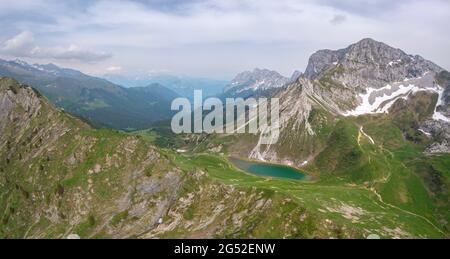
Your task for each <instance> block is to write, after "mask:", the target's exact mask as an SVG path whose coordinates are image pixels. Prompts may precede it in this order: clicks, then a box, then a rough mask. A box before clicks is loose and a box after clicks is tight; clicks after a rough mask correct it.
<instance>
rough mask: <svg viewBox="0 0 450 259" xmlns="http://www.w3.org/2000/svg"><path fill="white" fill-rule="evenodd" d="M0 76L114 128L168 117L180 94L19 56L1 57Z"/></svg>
mask: <svg viewBox="0 0 450 259" xmlns="http://www.w3.org/2000/svg"><path fill="white" fill-rule="evenodd" d="M0 76H7V77H13V78H16V79H17V80H19V81H21V82H22V83H25V84H28V85H32V86H33V87H35V88H36V89H37V90H39V92H41V93H42V94H43V95H45V96H46V97H47V98H49V99H50V101H52V102H53V103H54V104H56V105H57V106H58V107H60V108H63V109H64V110H66V111H67V112H70V113H73V114H75V115H78V116H81V117H83V118H85V119H87V120H89V121H90V122H92V123H93V124H94V125H97V126H105V127H111V128H116V129H141V128H148V127H150V126H151V125H152V124H153V123H154V122H157V121H160V120H165V119H168V118H170V116H171V111H170V103H171V101H172V100H173V99H174V98H176V97H177V96H179V95H178V94H177V93H175V92H174V91H172V90H170V89H168V88H166V87H164V86H163V85H161V84H156V83H153V84H149V85H147V86H146V87H139V88H133V89H128V88H125V87H122V86H119V85H117V84H114V83H111V82H109V81H107V80H105V79H101V78H97V77H92V76H89V75H86V74H83V73H81V72H79V71H76V70H72V69H66V68H60V67H58V66H56V65H53V64H48V65H39V64H34V65H33V64H28V63H26V62H24V61H21V60H14V61H6V60H0Z"/></svg>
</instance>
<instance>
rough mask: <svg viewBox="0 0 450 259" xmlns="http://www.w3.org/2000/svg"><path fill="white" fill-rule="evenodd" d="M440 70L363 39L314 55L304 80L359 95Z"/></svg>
mask: <svg viewBox="0 0 450 259" xmlns="http://www.w3.org/2000/svg"><path fill="white" fill-rule="evenodd" d="M442 70H443V69H442V68H440V67H439V66H437V65H436V64H434V63H432V62H430V61H428V60H425V59H424V58H422V57H420V56H417V55H415V56H413V55H409V54H406V53H405V52H404V51H402V50H401V49H397V48H394V47H391V46H389V45H387V44H385V43H383V42H379V41H375V40H373V39H363V40H361V41H359V42H357V43H355V44H352V45H350V46H348V47H347V48H344V49H339V50H319V51H317V52H316V53H314V54H313V55H312V56H311V58H310V59H309V63H308V66H307V68H306V71H305V76H306V77H307V78H309V79H319V78H323V77H324V76H325V77H328V78H329V79H331V80H334V81H339V82H340V83H342V84H343V85H346V86H348V87H350V88H356V89H358V90H360V91H363V90H364V89H366V88H368V87H374V88H381V87H384V86H386V84H389V83H392V82H402V81H404V80H405V79H411V78H419V77H421V76H423V75H424V74H425V73H427V72H431V73H433V74H436V73H439V72H441V71H442Z"/></svg>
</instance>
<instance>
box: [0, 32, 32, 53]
mask: <svg viewBox="0 0 450 259" xmlns="http://www.w3.org/2000/svg"><path fill="white" fill-rule="evenodd" d="M33 48H34V37H33V34H32V33H31V32H29V31H24V32H21V33H20V34H18V35H16V36H15V37H13V38H11V39H9V40H7V41H5V42H4V44H3V46H2V48H1V50H2V52H8V53H10V54H11V55H21V54H23V53H30V52H31V51H32V50H33Z"/></svg>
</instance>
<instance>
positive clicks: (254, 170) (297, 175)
mask: <svg viewBox="0 0 450 259" xmlns="http://www.w3.org/2000/svg"><path fill="white" fill-rule="evenodd" d="M229 160H230V162H231V163H232V164H233V165H234V166H236V167H237V168H239V169H241V170H243V171H245V172H248V173H250V174H253V175H257V176H262V177H276V178H286V179H290V180H305V179H306V175H305V174H304V173H302V172H300V171H298V170H297V169H295V168H292V167H288V166H282V165H274V164H267V163H259V162H253V161H246V160H242V159H238V158H229Z"/></svg>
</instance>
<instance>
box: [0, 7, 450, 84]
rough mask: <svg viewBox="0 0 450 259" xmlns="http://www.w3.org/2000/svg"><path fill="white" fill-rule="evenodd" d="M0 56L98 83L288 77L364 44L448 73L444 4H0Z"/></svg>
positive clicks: (448, 17) (449, 54) (447, 22)
mask: <svg viewBox="0 0 450 259" xmlns="http://www.w3.org/2000/svg"><path fill="white" fill-rule="evenodd" d="M0 6H1V8H0V24H1V27H2V28H1V30H0V57H2V58H6V59H13V58H21V59H24V60H27V61H30V62H36V63H49V62H52V63H55V64H58V65H62V66H66V67H72V68H76V69H80V70H82V71H83V72H86V73H89V74H94V75H101V74H105V73H116V74H130V75H133V74H144V73H159V72H160V73H173V74H185V75H195V76H204V77H212V78H221V79H229V78H231V77H232V76H233V75H234V74H236V73H238V72H241V71H243V70H249V69H252V68H254V67H260V68H269V69H274V70H277V71H279V72H280V73H282V74H284V75H286V76H289V75H290V74H292V72H293V71H294V70H296V69H298V70H301V71H303V70H304V69H305V67H306V64H307V61H308V58H309V56H310V55H311V54H312V53H313V52H315V51H316V50H318V49H323V48H329V49H338V48H342V47H346V46H347V45H349V44H351V43H354V42H356V41H358V40H360V39H362V38H366V37H371V38H374V39H376V40H379V41H383V42H385V43H388V44H390V45H392V46H395V47H398V48H401V49H403V50H405V51H406V52H408V53H410V54H419V55H422V56H423V57H425V58H427V59H430V60H432V61H434V62H436V63H437V64H438V65H440V66H442V67H444V68H446V69H450V48H449V46H450V34H449V33H448V26H449V25H450V15H449V13H450V1H448V0H396V1H392V0H360V1H358V0H339V1H338V0H303V1H300V0H130V1H118V0H103V1H102V0H99V1H96V0H89V1H88V0H81V1H75V0H65V1H60V0H16V1H10V0H0Z"/></svg>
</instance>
